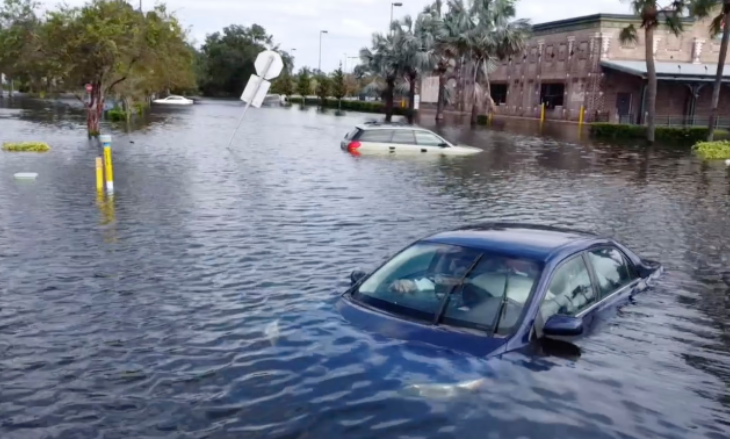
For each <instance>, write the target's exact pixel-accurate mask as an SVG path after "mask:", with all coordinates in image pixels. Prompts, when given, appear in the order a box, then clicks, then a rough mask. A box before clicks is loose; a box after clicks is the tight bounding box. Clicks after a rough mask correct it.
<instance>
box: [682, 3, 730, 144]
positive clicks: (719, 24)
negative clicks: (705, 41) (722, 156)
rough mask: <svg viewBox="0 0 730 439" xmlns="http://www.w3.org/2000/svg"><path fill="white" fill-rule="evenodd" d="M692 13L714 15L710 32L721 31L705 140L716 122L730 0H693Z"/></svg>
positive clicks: (729, 37)
mask: <svg viewBox="0 0 730 439" xmlns="http://www.w3.org/2000/svg"><path fill="white" fill-rule="evenodd" d="M691 11H692V14H693V15H695V16H697V17H699V18H707V17H709V16H712V15H714V17H713V18H712V21H711V22H710V33H711V34H712V35H713V36H716V35H718V34H720V33H722V40H721V41H720V54H719V55H718V61H717V70H716V71H715V84H714V86H713V89H712V104H711V105H712V106H711V110H710V121H709V124H708V126H707V128H708V130H707V140H708V141H710V142H711V141H712V139H713V138H714V136H715V125H716V124H717V113H718V110H717V107H718V104H719V103H720V89H721V88H722V74H723V70H724V68H725V60H726V59H727V46H728V40H730V26H729V25H728V24H727V23H728V20H730V0H720V1H718V0H694V1H693V2H692V5H691Z"/></svg>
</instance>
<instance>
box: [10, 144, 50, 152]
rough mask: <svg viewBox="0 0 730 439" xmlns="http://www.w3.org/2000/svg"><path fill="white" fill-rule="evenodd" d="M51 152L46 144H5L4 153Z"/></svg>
mask: <svg viewBox="0 0 730 439" xmlns="http://www.w3.org/2000/svg"><path fill="white" fill-rule="evenodd" d="M50 150H51V147H50V146H48V144H47V143H44V142H20V143H12V142H5V143H3V151H7V152H47V151H50Z"/></svg>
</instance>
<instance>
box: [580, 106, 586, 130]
mask: <svg viewBox="0 0 730 439" xmlns="http://www.w3.org/2000/svg"><path fill="white" fill-rule="evenodd" d="M584 112H585V108H583V106H582V105H581V106H580V110H579V111H578V125H583V113H584Z"/></svg>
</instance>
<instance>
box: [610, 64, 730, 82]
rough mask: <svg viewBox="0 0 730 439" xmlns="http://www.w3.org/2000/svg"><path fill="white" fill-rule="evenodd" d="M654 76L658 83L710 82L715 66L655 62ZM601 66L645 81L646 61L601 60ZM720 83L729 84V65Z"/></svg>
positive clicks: (724, 70) (713, 77) (712, 79)
mask: <svg viewBox="0 0 730 439" xmlns="http://www.w3.org/2000/svg"><path fill="white" fill-rule="evenodd" d="M655 64H656V76H657V79H658V80H660V81H692V82H712V81H714V80H715V73H716V71H717V64H692V63H676V62H666V61H657V62H656V63H655ZM601 66H602V67H605V68H608V69H611V70H616V71H618V72H623V73H627V74H629V75H634V76H638V77H641V78H644V79H646V61H614V60H603V61H601ZM722 82H730V65H726V66H725V68H724V69H723V72H722Z"/></svg>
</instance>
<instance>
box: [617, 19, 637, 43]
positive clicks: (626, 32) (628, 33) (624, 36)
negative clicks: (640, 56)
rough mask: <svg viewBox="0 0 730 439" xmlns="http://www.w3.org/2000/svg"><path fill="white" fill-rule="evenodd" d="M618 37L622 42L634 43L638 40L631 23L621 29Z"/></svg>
mask: <svg viewBox="0 0 730 439" xmlns="http://www.w3.org/2000/svg"><path fill="white" fill-rule="evenodd" d="M618 39H619V41H621V42H622V43H636V42H637V41H639V35H638V33H637V32H636V27H634V25H633V24H630V25H628V26H626V27H625V28H623V29H621V32H619V34H618Z"/></svg>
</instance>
